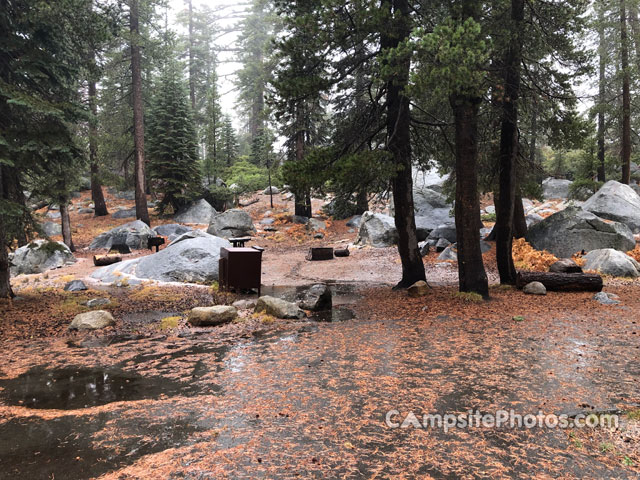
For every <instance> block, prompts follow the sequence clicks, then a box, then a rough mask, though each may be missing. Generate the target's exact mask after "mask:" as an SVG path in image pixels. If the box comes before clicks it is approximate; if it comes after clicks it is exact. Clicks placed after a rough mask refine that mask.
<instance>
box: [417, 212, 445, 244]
mask: <svg viewBox="0 0 640 480" xmlns="http://www.w3.org/2000/svg"><path fill="white" fill-rule="evenodd" d="M453 221H454V219H453V217H452V216H451V215H450V210H449V209H448V208H434V209H433V210H431V211H429V212H428V213H427V212H425V211H423V215H420V216H417V217H416V233H417V234H418V240H419V241H422V240H425V239H426V238H428V237H429V235H430V234H431V232H432V231H433V230H435V229H436V228H438V227H439V226H440V225H443V224H446V223H451V222H453Z"/></svg>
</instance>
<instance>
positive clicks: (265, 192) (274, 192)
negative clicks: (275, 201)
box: [262, 186, 280, 195]
mask: <svg viewBox="0 0 640 480" xmlns="http://www.w3.org/2000/svg"><path fill="white" fill-rule="evenodd" d="M269 188H271V191H269ZM262 193H263V195H270V194H273V195H276V194H278V193H280V190H279V189H278V187H274V186H272V187H267V188H265V189H264V190H263V191H262Z"/></svg>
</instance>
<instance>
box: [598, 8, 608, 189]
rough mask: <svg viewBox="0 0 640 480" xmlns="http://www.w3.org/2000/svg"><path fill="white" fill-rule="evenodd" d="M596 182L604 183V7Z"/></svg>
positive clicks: (600, 20)
mask: <svg viewBox="0 0 640 480" xmlns="http://www.w3.org/2000/svg"><path fill="white" fill-rule="evenodd" d="M598 42H599V45H598V57H599V63H600V64H599V72H598V133H597V136H598V181H599V182H605V181H606V170H605V145H604V128H605V124H604V106H605V68H606V58H605V57H606V48H607V47H606V45H605V36H604V7H603V6H602V5H600V6H599V8H598Z"/></svg>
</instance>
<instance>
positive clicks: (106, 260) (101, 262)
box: [93, 255, 122, 267]
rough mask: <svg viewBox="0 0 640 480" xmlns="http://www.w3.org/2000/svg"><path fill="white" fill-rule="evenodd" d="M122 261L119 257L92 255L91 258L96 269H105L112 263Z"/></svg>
mask: <svg viewBox="0 0 640 480" xmlns="http://www.w3.org/2000/svg"><path fill="white" fill-rule="evenodd" d="M121 261H122V257H121V256H120V255H94V256H93V264H94V265H95V266H96V267H105V266H107V265H113V264H114V263H118V262H121Z"/></svg>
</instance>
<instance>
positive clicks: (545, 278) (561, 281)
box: [516, 272, 603, 292]
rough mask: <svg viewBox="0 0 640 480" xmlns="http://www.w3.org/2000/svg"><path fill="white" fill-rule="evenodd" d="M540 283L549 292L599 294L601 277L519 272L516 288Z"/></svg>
mask: <svg viewBox="0 0 640 480" xmlns="http://www.w3.org/2000/svg"><path fill="white" fill-rule="evenodd" d="M531 282H540V283H542V284H543V285H544V286H545V288H546V289H547V290H549V291H550V292H600V291H602V286H603V285H602V277H601V276H600V275H597V274H591V273H552V272H519V273H518V279H517V282H516V286H517V287H518V288H523V287H524V286H525V285H527V284H528V283H531Z"/></svg>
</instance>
